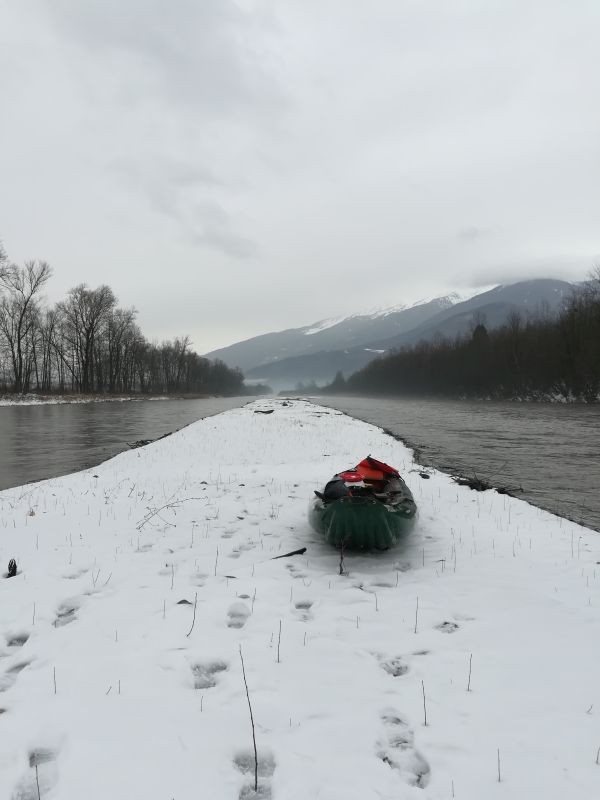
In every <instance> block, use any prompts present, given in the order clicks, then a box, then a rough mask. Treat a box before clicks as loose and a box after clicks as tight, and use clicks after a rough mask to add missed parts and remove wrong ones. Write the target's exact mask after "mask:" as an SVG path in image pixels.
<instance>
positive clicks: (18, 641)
mask: <svg viewBox="0 0 600 800" xmlns="http://www.w3.org/2000/svg"><path fill="white" fill-rule="evenodd" d="M27 641H29V634H28V633H25V631H19V633H12V634H10V636H8V637H7V640H6V646H7V647H23V645H24V644H25V643H26V642H27Z"/></svg>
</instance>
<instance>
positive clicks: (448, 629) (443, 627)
mask: <svg viewBox="0 0 600 800" xmlns="http://www.w3.org/2000/svg"><path fill="white" fill-rule="evenodd" d="M435 627H436V628H437V630H438V631H441V632H442V633H454V632H455V631H457V630H458V629H459V627H460V626H459V625H457V624H456V622H449V621H448V620H446V621H445V622H440V624H439V625H436V626H435Z"/></svg>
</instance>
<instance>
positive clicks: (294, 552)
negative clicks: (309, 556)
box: [270, 547, 306, 561]
mask: <svg viewBox="0 0 600 800" xmlns="http://www.w3.org/2000/svg"><path fill="white" fill-rule="evenodd" d="M304 553H306V547H301V548H300V550H292V552H291V553H284V554H283V555H282V556H274V557H273V558H272V559H270V560H271V561H275V560H276V559H278V558H289V556H303V555H304Z"/></svg>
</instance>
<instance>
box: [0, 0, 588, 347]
mask: <svg viewBox="0 0 600 800" xmlns="http://www.w3.org/2000/svg"><path fill="white" fill-rule="evenodd" d="M599 42H600V2H598V0H589V2H586V0H576V2H569V0H562V1H561V2H556V1H555V0H543V2H542V1H540V2H534V1H533V0H515V1H514V2H513V0H483V1H482V0H472V2H469V0H455V1H454V2H450V1H448V0H438V2H435V1H434V0H431V1H430V2H423V0H410V1H409V0H369V2H366V0H271V2H267V0H264V2H259V1H258V0H239V2H233V1H232V0H176V1H175V2H167V0H84V1H82V0H0V115H1V116H0V239H2V240H3V241H4V246H5V248H6V250H7V251H8V254H9V256H10V257H11V258H12V259H13V260H15V261H17V262H22V261H23V260H24V259H28V258H41V259H45V260H47V261H49V262H50V263H51V265H52V266H53V268H54V273H55V274H54V278H53V280H52V284H51V287H50V290H49V295H50V298H51V299H52V300H56V299H59V298H60V297H61V296H62V295H63V294H64V293H65V292H66V291H67V289H68V288H69V287H71V286H73V285H74V284H76V283H80V282H86V283H88V284H90V285H92V286H96V285H98V284H100V283H108V284H110V285H111V286H112V288H113V289H114V291H115V293H116V294H117V296H118V297H119V300H120V302H121V303H122V304H123V305H135V306H136V307H137V309H138V310H139V321H140V324H141V326H142V329H143V330H144V332H145V333H146V334H147V335H148V336H149V337H150V338H153V337H156V338H159V339H161V338H165V337H170V336H174V335H176V334H183V333H189V334H190V335H191V336H192V338H193V341H194V345H195V347H196V348H197V350H198V351H199V352H206V351H208V350H210V349H212V348H215V347H218V346H221V345H226V344H229V343H231V342H234V341H237V340H239V339H243V338H247V337H249V336H252V335H255V334H258V333H263V332H266V331H270V330H277V329H281V328H285V327H296V326H300V325H303V324H307V323H310V322H313V321H315V320H318V319H321V318H323V317H328V316H333V315H339V314H343V313H346V312H353V311H357V310H359V309H362V308H366V307H369V306H376V305H378V306H381V305H392V304H397V303H401V302H403V301H414V300H416V299H418V298H419V297H421V296H429V295H436V294H441V293H444V292H445V291H447V290H448V289H451V288H466V287H469V286H473V285H475V286H476V285H483V284H490V283H493V282H496V281H508V280H516V279H519V278H521V277H535V276H546V275H549V276H556V277H564V278H567V279H581V278H583V277H584V276H585V275H586V273H587V271H588V270H589V269H590V268H591V267H592V266H593V265H594V263H600V46H599Z"/></svg>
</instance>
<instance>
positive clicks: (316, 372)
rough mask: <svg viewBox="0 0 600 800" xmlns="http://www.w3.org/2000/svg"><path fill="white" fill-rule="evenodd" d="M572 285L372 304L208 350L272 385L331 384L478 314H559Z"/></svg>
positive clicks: (498, 317) (495, 318) (459, 329)
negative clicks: (339, 375)
mask: <svg viewBox="0 0 600 800" xmlns="http://www.w3.org/2000/svg"><path fill="white" fill-rule="evenodd" d="M572 289H573V286H572V284H570V283H567V282H566V281H559V280H550V279H538V280H531V281H520V282H518V283H514V284H508V285H500V286H494V287H491V288H489V287H486V288H479V289H474V290H472V291H471V292H464V293H459V292H453V293H451V294H448V295H444V296H442V297H435V298H433V299H423V300H420V301H418V302H416V303H413V304H412V305H393V306H386V307H382V308H376V309H370V310H369V311H362V312H358V313H355V314H351V315H347V316H343V317H331V318H328V319H324V320H320V321H318V322H315V323H313V324H312V325H307V326H304V327H301V328H290V329H288V330H285V331H278V332H274V333H267V334H263V335H262V336H255V337H253V338H251V339H247V340H245V341H243V342H237V343H236V344H233V345H231V346H229V347H224V348H221V349H220V350H214V351H213V352H211V353H208V354H207V355H208V357H210V358H219V359H221V360H223V361H224V362H225V363H226V364H227V365H228V366H232V367H233V366H237V367H240V368H241V369H242V370H243V371H244V373H245V374H246V376H247V377H249V378H251V379H255V380H257V379H261V380H264V381H266V382H268V383H270V384H271V385H272V386H274V387H281V386H284V385H285V386H286V387H289V386H293V385H294V384H295V383H296V382H298V381H303V382H307V381H317V382H327V381H330V380H331V379H332V378H333V377H334V375H335V374H336V373H337V372H338V371H340V370H341V371H342V372H343V373H344V374H345V375H348V374H350V373H351V372H354V371H355V370H357V369H360V368H361V367H362V366H364V365H365V364H367V363H368V362H369V361H371V360H372V359H373V358H376V357H377V356H379V355H381V354H383V353H385V352H387V351H389V350H391V349H393V348H395V347H402V346H404V345H411V344H415V343H416V342H418V341H420V340H423V339H431V338H432V337H433V336H435V335H436V334H441V335H443V336H449V337H453V336H456V335H459V334H462V333H464V332H465V331H467V330H468V329H469V326H470V325H472V323H473V320H474V318H475V315H477V318H478V319H480V318H481V319H483V320H484V321H485V324H486V325H487V326H488V328H495V327H498V326H499V325H502V324H503V323H504V322H505V321H506V319H507V317H508V315H509V314H510V313H511V312H513V311H519V312H520V313H523V314H528V313H536V312H537V311H539V310H541V309H544V310H546V311H547V312H549V313H555V312H556V310H557V309H558V308H559V307H560V306H561V304H562V303H563V301H564V298H565V297H566V296H567V295H568V294H570V292H571V291H572Z"/></svg>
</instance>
